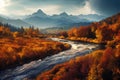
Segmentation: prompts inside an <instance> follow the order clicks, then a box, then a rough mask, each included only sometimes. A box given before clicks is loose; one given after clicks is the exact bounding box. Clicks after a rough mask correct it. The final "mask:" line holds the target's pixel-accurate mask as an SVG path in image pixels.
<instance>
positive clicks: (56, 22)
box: [0, 9, 104, 28]
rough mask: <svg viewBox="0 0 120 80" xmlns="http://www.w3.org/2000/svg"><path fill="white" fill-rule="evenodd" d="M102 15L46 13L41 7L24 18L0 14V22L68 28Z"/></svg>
mask: <svg viewBox="0 0 120 80" xmlns="http://www.w3.org/2000/svg"><path fill="white" fill-rule="evenodd" d="M103 18H104V16H102V15H97V14H89V15H76V16H75V15H68V14H67V13H66V12H63V13H60V14H54V15H52V16H50V15H47V14H46V13H44V12H43V11H42V10H41V9H39V10H38V11H36V12H34V13H33V14H31V15H26V16H24V19H11V18H8V17H4V16H0V22H2V23H8V24H11V25H13V26H16V27H21V26H24V27H28V26H35V27H39V28H52V27H63V28H69V27H72V26H82V25H88V24H90V23H91V22H94V21H99V20H102V19H103Z"/></svg>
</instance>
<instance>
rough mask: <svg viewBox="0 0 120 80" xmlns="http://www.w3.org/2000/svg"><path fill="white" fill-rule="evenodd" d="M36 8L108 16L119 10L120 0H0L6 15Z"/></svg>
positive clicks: (23, 13) (54, 12)
mask: <svg viewBox="0 0 120 80" xmlns="http://www.w3.org/2000/svg"><path fill="white" fill-rule="evenodd" d="M38 9H41V10H43V11H44V12H45V13H46V14H49V15H52V14H59V13H61V12H67V13H68V14H72V15H79V14H101V15H105V16H110V15H113V14H116V13H118V12H120V0H0V14H3V15H7V16H13V17H16V16H23V15H29V14H32V13H33V12H35V11H37V10H38Z"/></svg>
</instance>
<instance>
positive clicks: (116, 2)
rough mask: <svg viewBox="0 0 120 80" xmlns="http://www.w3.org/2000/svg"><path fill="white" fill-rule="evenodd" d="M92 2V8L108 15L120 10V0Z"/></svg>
mask: <svg viewBox="0 0 120 80" xmlns="http://www.w3.org/2000/svg"><path fill="white" fill-rule="evenodd" d="M90 4H91V7H92V9H94V10H95V11H97V12H98V13H100V14H103V15H106V16H111V15H113V14H116V13H118V12H120V0H90Z"/></svg>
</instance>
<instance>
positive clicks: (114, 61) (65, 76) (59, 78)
mask: <svg viewBox="0 0 120 80" xmlns="http://www.w3.org/2000/svg"><path fill="white" fill-rule="evenodd" d="M36 79H37V80H120V44H119V45H117V46H116V48H115V49H113V48H111V47H108V48H107V49H105V50H98V51H95V52H93V53H92V54H88V55H86V56H81V57H77V58H75V59H72V60H70V61H68V62H66V63H63V64H59V65H57V66H55V67H54V68H53V69H51V70H49V71H47V72H44V73H42V74H40V75H38V77H37V78H36Z"/></svg>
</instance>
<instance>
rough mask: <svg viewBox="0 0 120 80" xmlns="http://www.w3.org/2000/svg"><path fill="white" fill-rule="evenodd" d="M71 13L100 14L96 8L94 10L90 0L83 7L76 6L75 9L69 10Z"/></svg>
mask: <svg viewBox="0 0 120 80" xmlns="http://www.w3.org/2000/svg"><path fill="white" fill-rule="evenodd" d="M69 13H71V14H75V15H79V14H85V15H87V14H98V13H97V12H95V11H94V10H92V8H91V5H90V2H89V1H86V2H85V5H84V6H83V7H81V8H79V7H76V9H75V10H73V11H71V12H69Z"/></svg>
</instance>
